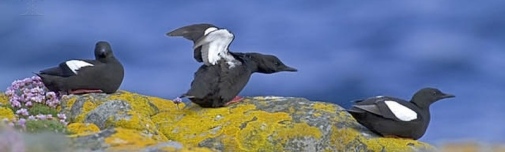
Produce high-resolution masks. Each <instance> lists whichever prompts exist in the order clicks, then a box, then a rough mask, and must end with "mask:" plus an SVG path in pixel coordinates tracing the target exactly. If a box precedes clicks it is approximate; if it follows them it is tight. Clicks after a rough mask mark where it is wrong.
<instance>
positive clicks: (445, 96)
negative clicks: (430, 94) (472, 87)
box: [442, 93, 456, 99]
mask: <svg viewBox="0 0 505 152" xmlns="http://www.w3.org/2000/svg"><path fill="white" fill-rule="evenodd" d="M454 97H456V96H455V95H452V94H447V93H446V94H444V95H443V96H442V99H444V98H454Z"/></svg>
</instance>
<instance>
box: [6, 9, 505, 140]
mask: <svg viewBox="0 0 505 152" xmlns="http://www.w3.org/2000/svg"><path fill="white" fill-rule="evenodd" d="M35 2H36V3H33V4H34V5H33V6H34V8H33V7H29V6H32V5H29V4H30V3H29V1H28V0H26V1H21V0H0V46H1V47H2V49H1V50H2V52H1V54H2V55H0V71H1V74H0V80H1V81H0V88H7V87H8V86H9V85H10V83H11V82H12V81H13V80H15V79H21V78H25V77H29V76H32V73H31V72H37V71H38V70H40V69H44V68H47V67H51V66H54V65H56V64H58V63H59V62H60V61H63V60H65V59H69V58H93V48H94V44H95V42H96V41H99V40H107V41H109V42H110V43H111V44H112V47H113V49H114V51H115V54H116V56H117V57H118V58H119V59H120V60H121V61H122V62H123V64H124V66H125V70H126V77H125V80H124V82H123V85H122V87H121V89H124V90H128V91H133V92H138V93H141V94H146V95H154V96H159V97H163V98H169V99H171V98H174V97H176V96H178V95H180V94H181V93H183V92H185V91H186V90H187V89H188V88H189V84H190V82H191V80H192V78H193V72H194V71H195V70H196V69H197V68H198V66H199V63H196V62H195V61H194V59H193V58H192V50H191V49H190V48H191V47H192V43H191V42H190V41H188V40H185V39H183V38H173V37H167V36H165V33H166V32H168V31H170V30H173V29H175V28H178V27H181V26H184V25H189V24H194V23H202V22H208V23H213V24H215V25H218V26H221V27H225V28H228V29H229V30H231V31H232V32H233V33H234V34H235V40H234V42H233V43H232V45H231V50H234V51H241V52H251V51H253V52H261V53H267V54H275V55H277V56H278V57H279V58H280V59H282V60H283V62H284V63H286V64H287V65H289V66H292V67H296V68H298V69H299V72H297V73H277V74H271V75H264V74H257V75H254V76H253V77H252V78H251V81H250V82H249V84H248V85H247V87H246V88H245V89H244V90H243V91H242V93H241V95H243V96H256V95H277V96H297V97H305V98H308V99H311V100H319V101H327V102H333V103H337V104H340V105H342V106H344V107H349V106H350V101H351V100H354V99H360V98H365V97H369V96H375V95H391V96H397V97H400V98H404V99H409V98H410V97H411V95H412V94H413V93H414V92H415V91H417V90H418V89H420V88H422V87H428V86H430V87H437V88H440V89H441V90H442V91H444V92H447V93H452V94H455V95H456V96H457V97H456V98H453V99H446V100H442V101H440V102H437V103H435V104H434V105H433V106H432V108H431V111H432V121H431V124H430V127H429V129H428V131H427V133H426V134H425V136H424V137H423V138H421V141H426V142H430V143H438V142H441V141H447V140H461V139H463V140H465V139H473V140H478V141H482V142H495V143H496V142H501V143H503V142H505V136H504V135H505V119H504V118H503V116H505V110H503V109H504V108H505V100H504V99H505V79H504V78H505V70H503V69H504V68H505V60H504V58H505V43H504V42H505V17H503V14H505V9H503V6H505V1H498V0H495V1H486V2H485V1H461V0H446V1H436V0H424V1H401V2H391V1H390V2H387V3H386V2H377V1H368V2H354V1H329V0H327V1H301V0H278V1H247V2H245V1H243V2H237V1H224V0H218V1H195V2H187V1H182V0H180V1H172V0H170V1H156V2H154V1H148V2H147V1H121V2H115V1H107V2H103V1H98V0H66V1H50V0H44V1H42V0H35ZM24 13H28V14H29V15H33V14H38V16H26V15H20V14H24Z"/></svg>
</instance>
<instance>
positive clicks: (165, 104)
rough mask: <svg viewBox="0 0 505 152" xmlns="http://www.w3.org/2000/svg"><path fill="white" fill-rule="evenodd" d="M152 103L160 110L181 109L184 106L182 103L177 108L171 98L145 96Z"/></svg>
mask: <svg viewBox="0 0 505 152" xmlns="http://www.w3.org/2000/svg"><path fill="white" fill-rule="evenodd" d="M147 98H148V99H149V100H150V101H151V103H152V104H154V105H155V106H156V107H158V109H159V110H160V111H165V110H177V109H183V108H184V107H186V105H185V104H184V103H180V104H179V108H177V105H176V104H175V103H174V102H173V101H172V100H166V99H162V98H157V97H147Z"/></svg>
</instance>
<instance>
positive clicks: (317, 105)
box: [312, 102, 336, 113]
mask: <svg viewBox="0 0 505 152" xmlns="http://www.w3.org/2000/svg"><path fill="white" fill-rule="evenodd" d="M312 108H314V109H315V110H321V111H325V112H331V113H334V112H335V109H336V107H335V106H334V105H331V104H328V103H322V102H314V104H313V105H312Z"/></svg>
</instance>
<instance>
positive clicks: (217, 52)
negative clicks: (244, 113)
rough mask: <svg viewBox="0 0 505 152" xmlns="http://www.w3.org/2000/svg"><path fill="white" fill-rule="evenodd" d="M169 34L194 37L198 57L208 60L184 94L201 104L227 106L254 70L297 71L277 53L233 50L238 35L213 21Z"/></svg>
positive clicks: (198, 59)
mask: <svg viewBox="0 0 505 152" xmlns="http://www.w3.org/2000/svg"><path fill="white" fill-rule="evenodd" d="M167 35H169V36H182V37H184V38H186V39H188V40H191V41H193V44H194V46H193V50H194V58H195V60H197V61H198V62H203V63H204V64H203V65H202V66H200V68H199V69H198V70H197V71H196V72H195V75H194V79H193V81H192V82H191V88H190V89H189V90H188V92H187V93H185V94H183V95H182V96H181V98H182V97H188V98H189V99H190V100H191V101H192V102H194V103H196V104H198V105H200V106H201V107H223V106H226V105H228V104H229V103H232V102H234V101H233V100H234V98H235V97H236V96H237V95H238V94H239V93H240V91H242V89H243V88H244V87H245V85H246V84H247V82H248V81H249V78H250V77H251V75H252V74H253V73H256V72H258V73H265V74H271V73H276V72H281V71H297V70H296V69H295V68H291V67H289V66H286V65H285V64H284V63H282V62H281V61H280V60H279V59H278V58H277V57H276V56H273V55H264V54H260V53H238V52H231V51H229V50H228V49H229V45H230V43H231V42H232V41H233V39H234V35H233V34H232V33H231V32H229V31H228V30H227V29H223V28H219V27H216V26H214V25H212V24H193V25H188V26H184V27H181V28H178V29H176V30H174V31H171V32H169V33H167ZM213 61H217V62H213Z"/></svg>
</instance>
